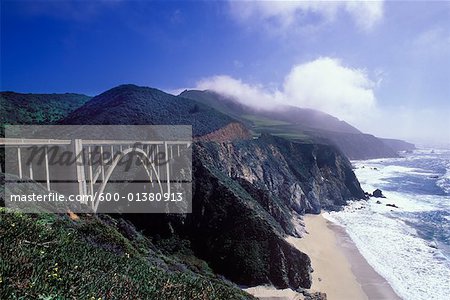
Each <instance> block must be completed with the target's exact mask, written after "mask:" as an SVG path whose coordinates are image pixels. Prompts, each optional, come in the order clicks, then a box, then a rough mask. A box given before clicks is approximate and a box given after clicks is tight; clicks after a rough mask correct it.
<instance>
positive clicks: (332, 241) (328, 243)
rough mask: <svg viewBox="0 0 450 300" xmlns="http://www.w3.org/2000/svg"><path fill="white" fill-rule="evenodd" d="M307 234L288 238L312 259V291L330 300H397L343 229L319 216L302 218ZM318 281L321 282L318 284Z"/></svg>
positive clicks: (386, 283)
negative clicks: (322, 293)
mask: <svg viewBox="0 0 450 300" xmlns="http://www.w3.org/2000/svg"><path fill="white" fill-rule="evenodd" d="M304 222H305V225H306V230H307V232H308V233H309V234H306V235H305V236H304V237H303V238H301V239H298V238H288V240H290V241H292V242H291V243H293V245H295V246H296V247H297V248H298V249H299V250H301V251H303V252H305V253H306V254H308V256H309V257H310V258H311V262H312V267H313V269H314V270H315V271H314V272H313V273H312V277H313V284H312V286H311V289H312V290H314V291H316V290H317V291H320V292H324V293H327V297H328V299H329V300H340V299H368V300H388V299H389V300H400V299H401V298H400V297H399V296H398V295H397V294H396V293H395V292H394V290H393V289H392V287H391V286H390V284H389V283H388V282H387V281H386V279H384V278H383V277H382V276H381V275H380V274H378V273H377V272H376V271H375V270H374V269H373V268H372V266H370V265H369V263H368V262H367V261H366V259H365V258H364V257H363V256H362V254H361V253H360V252H359V250H358V248H357V247H356V245H355V244H354V243H353V241H352V239H351V238H350V236H349V235H348V234H347V233H346V231H345V228H344V227H342V226H340V225H338V224H335V223H333V222H331V221H329V220H327V219H326V218H324V217H323V215H322V214H320V215H305V216H304ZM319 279H320V280H319Z"/></svg>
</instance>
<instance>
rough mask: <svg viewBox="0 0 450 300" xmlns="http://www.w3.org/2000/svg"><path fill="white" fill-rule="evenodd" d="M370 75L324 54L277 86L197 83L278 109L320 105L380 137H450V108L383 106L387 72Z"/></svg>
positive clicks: (221, 80) (218, 80) (220, 80)
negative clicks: (379, 94)
mask: <svg viewBox="0 0 450 300" xmlns="http://www.w3.org/2000/svg"><path fill="white" fill-rule="evenodd" d="M371 74H373V75H374V76H373V79H372V77H371V76H369V74H368V72H367V71H366V70H364V69H360V68H352V67H348V66H345V65H344V64H343V63H342V62H341V61H340V60H339V59H334V58H329V57H322V58H318V59H316V60H314V61H310V62H306V63H303V64H299V65H296V66H294V67H293V68H292V69H291V70H290V72H289V73H288V74H287V75H286V76H285V78H284V81H283V83H282V84H281V86H280V87H279V88H273V86H272V85H267V86H264V85H261V84H250V83H246V82H244V81H242V80H240V79H235V78H232V77H230V76H226V75H221V76H213V77H209V78H205V79H203V80H201V81H200V82H198V83H197V86H196V88H197V89H201V90H205V89H209V90H214V91H216V92H218V93H220V94H223V95H225V96H228V97H234V98H235V99H236V100H239V101H240V102H242V103H244V104H247V105H251V106H253V107H259V108H263V109H274V108H276V107H277V105H280V104H289V105H293V106H298V107H302V108H313V109H318V110H321V111H323V112H326V113H329V114H331V115H334V116H336V117H338V118H340V119H342V120H345V121H347V122H349V123H350V124H352V125H354V126H356V127H357V128H358V129H360V130H361V131H363V132H367V133H371V134H374V135H376V136H380V137H389V138H402V139H405V140H408V141H411V142H419V143H424V144H429V143H430V142H436V141H441V142H442V141H450V132H448V130H445V129H446V128H449V127H450V119H449V118H448V115H450V111H449V109H448V107H445V106H443V107H441V108H437V107H425V106H424V107H411V106H407V107H399V106H395V105H393V106H384V107H381V106H380V105H379V104H378V103H377V99H376V97H375V89H376V88H378V86H379V84H380V82H381V79H382V78H383V74H384V72H383V71H382V70H380V69H377V70H374V72H371ZM439 129H441V130H439Z"/></svg>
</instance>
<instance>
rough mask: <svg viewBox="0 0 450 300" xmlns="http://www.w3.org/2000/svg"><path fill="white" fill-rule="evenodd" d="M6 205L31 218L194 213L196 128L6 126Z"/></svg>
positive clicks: (2, 143)
mask: <svg viewBox="0 0 450 300" xmlns="http://www.w3.org/2000/svg"><path fill="white" fill-rule="evenodd" d="M5 136H6V138H5V139H0V144H1V145H3V146H4V147H5V162H6V163H5V171H6V176H5V179H6V184H5V205H6V206H7V207H11V208H17V209H21V210H22V211H25V212H48V211H52V212H66V211H67V210H71V211H73V212H78V213H80V212H103V213H189V212H190V211H191V198H192V191H191V189H192V188H191V181H192V128H191V126H155V125H150V126H129V125H104V126H93V125H85V126H66V125H65V126H21V125H19V126H8V127H6V130H5Z"/></svg>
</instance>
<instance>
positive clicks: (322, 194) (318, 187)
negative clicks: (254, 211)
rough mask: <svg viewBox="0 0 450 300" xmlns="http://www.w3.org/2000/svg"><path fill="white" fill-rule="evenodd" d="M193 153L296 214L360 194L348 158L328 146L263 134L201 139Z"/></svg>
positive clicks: (341, 202)
mask: <svg viewBox="0 0 450 300" xmlns="http://www.w3.org/2000/svg"><path fill="white" fill-rule="evenodd" d="M197 155H199V157H200V158H201V159H202V161H204V162H205V163H206V164H211V165H213V166H214V167H215V168H217V169H218V170H221V171H222V172H224V173H225V174H226V175H227V176H229V177H230V178H232V179H234V180H236V181H238V182H239V183H240V184H241V185H242V186H244V187H247V186H248V188H247V189H251V190H253V193H255V192H256V190H258V191H259V193H260V194H264V193H268V195H269V196H270V197H271V198H272V200H273V201H274V202H279V204H282V205H286V206H287V207H288V208H289V209H290V210H293V211H295V212H296V213H298V214H304V213H319V212H320V209H321V208H326V209H339V208H340V207H341V206H342V205H345V203H346V201H347V200H349V199H361V198H363V197H364V192H363V190H362V189H361V187H360V185H359V182H358V180H357V179H356V176H355V175H354V173H353V171H352V169H351V164H350V162H349V161H348V159H347V158H345V156H343V155H342V154H341V153H340V152H339V151H338V150H336V149H335V148H333V147H331V146H328V145H318V144H300V143H294V142H290V141H287V140H285V139H282V138H277V137H273V136H270V135H263V136H261V137H260V138H259V139H257V140H251V141H238V142H234V143H200V144H199V145H198V154H197Z"/></svg>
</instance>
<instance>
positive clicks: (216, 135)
mask: <svg viewBox="0 0 450 300" xmlns="http://www.w3.org/2000/svg"><path fill="white" fill-rule="evenodd" d="M251 138H252V134H251V133H250V131H249V130H248V129H247V128H246V127H245V126H244V125H242V124H241V123H239V122H233V123H230V124H228V125H226V126H224V127H222V128H220V129H218V130H215V131H213V132H210V133H208V134H205V135H202V136H199V137H195V138H194V140H195V141H198V142H200V141H203V142H212V141H214V142H231V141H235V140H249V139H251Z"/></svg>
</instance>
